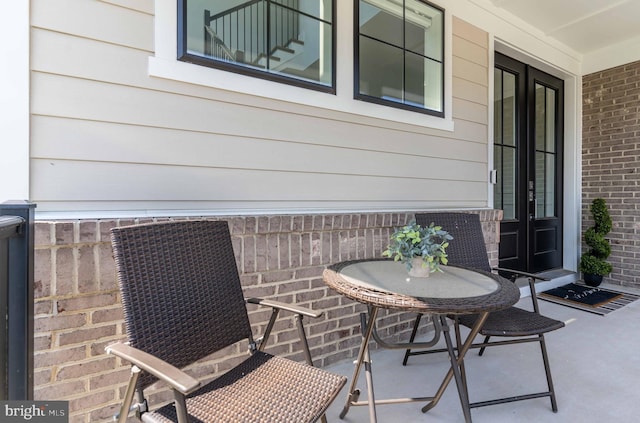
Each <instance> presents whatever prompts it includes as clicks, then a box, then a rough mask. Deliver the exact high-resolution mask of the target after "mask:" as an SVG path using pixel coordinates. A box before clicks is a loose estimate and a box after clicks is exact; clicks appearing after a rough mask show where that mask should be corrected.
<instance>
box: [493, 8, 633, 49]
mask: <svg viewBox="0 0 640 423" xmlns="http://www.w3.org/2000/svg"><path fill="white" fill-rule="evenodd" d="M490 2H491V3H492V4H493V5H494V6H496V7H497V8H499V9H503V10H504V11H506V12H508V13H510V14H512V15H515V16H516V17H518V18H520V19H522V20H523V21H525V22H527V23H529V24H530V25H532V26H534V27H536V28H538V29H539V30H540V31H542V32H543V33H544V34H546V35H548V36H550V37H553V38H555V39H557V40H558V41H559V42H561V43H563V44H565V45H566V46H568V47H570V48H571V49H573V50H575V51H577V52H578V53H581V54H583V55H588V54H589V53H592V52H594V51H596V50H601V49H606V48H609V47H613V46H615V45H617V44H621V43H626V42H631V41H632V40H633V39H637V40H638V43H636V44H632V45H634V46H635V47H636V48H637V49H640V0H490Z"/></svg>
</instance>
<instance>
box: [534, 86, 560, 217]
mask: <svg viewBox="0 0 640 423" xmlns="http://www.w3.org/2000/svg"><path fill="white" fill-rule="evenodd" d="M555 108H556V92H555V90H553V89H552V88H548V87H545V86H543V85H541V84H537V83H536V85H535V122H534V125H535V139H536V175H535V184H536V210H535V213H536V215H535V216H536V218H537V219H539V218H544V217H554V216H555V215H556V205H555V183H556V180H555V179H556V170H557V169H556V160H555V159H556V155H555V144H556V119H555Z"/></svg>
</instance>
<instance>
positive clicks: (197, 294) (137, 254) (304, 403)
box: [106, 220, 346, 423]
mask: <svg viewBox="0 0 640 423" xmlns="http://www.w3.org/2000/svg"><path fill="white" fill-rule="evenodd" d="M111 239H112V246H113V251H114V257H115V261H116V270H117V276H118V282H119V286H120V291H121V294H122V305H123V309H124V317H125V324H126V332H127V337H128V342H126V343H115V344H113V345H109V346H108V347H107V348H106V350H107V352H108V353H110V354H114V355H116V356H118V357H120V358H122V359H123V360H125V361H127V362H129V363H131V364H132V369H131V378H130V381H129V385H128V388H127V391H126V393H125V398H124V400H123V404H122V407H121V409H120V416H119V420H118V421H119V422H124V421H126V420H127V416H128V414H129V413H130V411H135V412H136V416H137V417H138V418H139V419H140V420H142V421H144V422H162V423H166V422H179V423H186V422H209V423H214V422H215V423H219V422H225V423H228V422H313V421H317V420H318V419H320V418H322V419H323V421H324V420H325V419H324V413H325V411H326V409H327V408H328V406H329V405H330V404H331V402H332V401H333V400H334V399H335V397H336V395H337V394H338V392H339V391H340V389H341V388H342V386H343V385H344V383H345V382H346V378H344V377H343V376H339V375H334V374H332V373H329V372H327V371H324V370H322V369H319V368H316V367H313V362H312V360H311V354H310V352H309V347H308V344H307V340H306V337H305V333H304V327H303V325H302V318H303V317H304V316H308V317H319V316H320V315H322V313H319V312H315V311H312V310H309V309H307V308H302V307H298V306H295V305H290V304H286V303H281V302H278V301H272V300H262V299H257V298H252V299H248V300H245V299H244V296H243V292H242V287H241V284H240V278H239V274H238V270H237V267H236V261H235V255H234V251H233V246H232V242H231V236H230V233H229V227H228V223H227V222H224V221H208V220H199V221H195V220H193V221H191V220H183V221H170V222H163V223H151V224H142V225H135V226H127V227H117V228H114V229H112V231H111ZM246 302H249V303H253V304H258V305H261V306H267V307H270V308H271V309H272V310H273V311H272V314H271V319H270V320H269V322H268V324H267V325H266V328H265V330H264V334H263V337H262V339H254V337H253V335H252V329H251V326H250V322H249V317H248V313H247V306H246ZM280 310H285V311H287V312H292V313H294V315H295V316H296V322H297V327H298V331H299V333H300V338H301V339H300V341H301V344H302V349H303V350H304V356H305V358H306V361H307V362H306V363H301V362H297V361H293V360H290V359H287V358H284V357H278V356H274V355H271V354H268V353H266V352H264V348H265V345H266V342H267V337H268V336H269V333H270V331H271V329H272V327H273V325H274V322H275V320H276V317H277V316H278V312H279V311H280ZM231 345H237V346H238V347H240V348H242V347H243V346H247V347H248V349H249V351H250V355H249V356H248V358H246V359H244V360H243V361H242V362H241V363H240V364H238V365H237V366H236V367H234V368H233V369H231V370H229V371H228V372H226V373H224V374H223V375H221V376H219V377H217V378H214V379H213V380H212V381H211V382H208V383H202V382H200V381H199V380H198V379H195V378H194V377H192V376H191V375H189V374H188V373H186V372H185V371H183V370H182V369H183V368H184V367H185V366H187V365H189V364H191V363H193V362H195V361H197V360H200V359H202V358H204V357H206V356H209V355H211V354H212V353H215V352H217V351H220V350H222V349H224V348H227V347H229V346H231ZM158 380H161V381H163V382H165V383H166V384H167V385H168V386H169V387H170V389H171V391H172V393H173V398H174V401H173V402H172V403H169V404H167V405H164V406H161V407H160V408H158V409H156V410H153V411H152V410H149V408H150V407H148V405H147V401H146V399H145V397H144V392H143V391H144V389H145V388H147V387H149V386H150V385H152V384H154V383H155V382H157V381H158ZM134 395H135V397H136V404H135V405H133V406H132V403H133V402H134Z"/></svg>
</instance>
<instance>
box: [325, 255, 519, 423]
mask: <svg viewBox="0 0 640 423" xmlns="http://www.w3.org/2000/svg"><path fill="white" fill-rule="evenodd" d="M441 269H442V272H434V273H431V275H430V276H429V277H428V278H413V277H409V276H408V274H407V269H406V267H405V265H404V264H402V263H399V262H394V261H392V260H389V259H366V260H352V261H345V262H341V263H336V264H334V265H331V266H329V267H328V268H327V269H326V270H325V271H324V273H323V278H324V281H325V283H326V284H327V285H328V286H329V287H330V288H332V289H334V290H335V291H337V292H338V293H340V294H342V295H344V296H345V297H347V298H350V299H352V300H355V301H358V302H360V303H363V304H366V305H367V309H368V319H366V321H365V318H364V317H363V319H362V320H363V329H362V342H361V344H360V350H359V352H358V358H357V360H356V366H355V369H354V373H353V377H352V379H351V385H350V388H349V392H348V396H347V401H346V404H345V406H344V409H343V411H342V413H341V414H340V417H341V418H343V417H344V416H345V415H346V413H347V411H348V410H349V407H350V406H351V405H368V407H369V419H370V421H371V422H375V421H376V413H375V405H376V400H375V396H374V392H373V378H372V376H371V365H370V360H369V348H368V345H369V341H370V339H371V336H372V335H374V338H375V339H376V340H378V339H379V338H377V337H376V336H375V321H376V317H377V313H378V310H379V309H380V308H384V309H391V310H401V311H405V312H406V311H411V312H417V313H424V314H433V315H434V316H435V317H437V318H438V319H439V323H440V324H435V323H436V322H438V320H436V319H435V318H434V326H435V328H436V330H442V332H443V335H444V338H445V341H446V344H447V350H448V352H449V358H450V361H451V367H450V368H449V370H448V372H447V374H446V375H445V377H444V379H443V381H442V383H441V385H440V388H439V389H438V391H437V392H436V394H435V395H434V396H433V397H423V398H411V399H407V398H398V399H388V400H380V401H378V402H377V403H378V404H391V403H399V402H412V401H428V403H427V405H425V406H424V407H423V408H422V411H423V412H426V411H428V410H430V409H431V408H433V407H434V406H435V405H436V404H437V403H438V401H439V400H440V398H441V397H442V394H444V391H445V389H446V387H447V386H448V384H449V383H450V382H451V379H452V378H455V380H456V385H457V388H458V395H459V397H460V402H461V405H462V410H463V413H464V416H465V421H466V422H471V413H470V408H469V400H468V396H467V393H466V388H465V386H464V384H463V381H462V377H461V373H460V371H461V367H462V366H463V363H464V356H465V354H466V352H467V351H468V350H469V348H470V346H471V344H472V342H473V339H474V338H475V336H476V335H477V334H478V332H479V330H480V328H481V327H482V325H483V324H484V322H485V321H486V319H487V317H488V315H489V313H490V312H492V311H497V310H501V309H504V308H507V307H509V306H511V305H513V304H515V303H516V302H517V301H518V299H519V298H520V290H519V289H518V288H517V287H516V286H515V284H514V283H512V282H511V281H509V280H506V279H504V278H502V277H500V276H499V275H495V274H492V273H487V272H482V271H477V270H470V269H465V268H462V267H455V266H441ZM460 314H478V319H477V320H476V323H475V324H474V326H473V328H472V329H471V332H469V335H468V336H467V338H466V339H465V341H464V343H463V345H462V346H458V348H457V349H458V353H457V355H456V352H455V349H454V347H453V343H452V341H451V336H450V334H449V330H448V324H447V320H446V319H447V315H460ZM367 321H368V323H366V322H367ZM387 345H388V344H387ZM382 346H383V347H384V346H385V345H382ZM416 346H418V347H421V345H420V344H417V345H416V344H414V343H402V344H394V345H393V346H392V348H400V347H401V348H411V347H414V348H415V347H416ZM362 364H364V365H365V371H366V372H367V377H366V380H367V392H368V395H369V399H368V400H367V401H358V398H359V395H360V392H359V390H357V389H356V382H357V380H358V376H359V374H360V368H361V366H362Z"/></svg>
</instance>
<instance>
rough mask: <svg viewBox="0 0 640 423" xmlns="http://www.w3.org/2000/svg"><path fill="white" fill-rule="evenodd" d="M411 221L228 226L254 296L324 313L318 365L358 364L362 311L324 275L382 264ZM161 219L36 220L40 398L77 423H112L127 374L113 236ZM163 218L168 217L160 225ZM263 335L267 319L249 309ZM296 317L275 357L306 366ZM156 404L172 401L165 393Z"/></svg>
mask: <svg viewBox="0 0 640 423" xmlns="http://www.w3.org/2000/svg"><path fill="white" fill-rule="evenodd" d="M479 213H480V216H481V220H482V222H483V230H484V231H485V241H486V242H487V248H488V251H489V254H490V258H491V261H492V264H493V265H497V260H498V239H499V233H498V231H499V220H500V219H501V218H502V212H501V211H498V210H484V211H479ZM412 218H413V215H412V214H411V213H393V214H390V213H372V214H345V215H313V216H258V217H229V218H220V219H224V220H227V221H228V222H229V226H230V229H231V234H232V241H233V246H234V251H235V254H236V260H237V263H238V268H239V270H240V274H241V281H242V284H243V287H244V291H245V294H246V296H257V297H270V298H277V299H280V300H283V301H291V302H297V303H299V304H301V305H306V306H312V307H313V308H314V309H316V310H323V311H325V313H324V315H323V316H322V317H321V318H320V319H317V320H313V321H310V320H306V321H305V322H306V329H307V334H308V338H309V343H310V346H311V350H312V351H311V352H312V355H313V357H314V360H315V362H316V364H317V365H318V366H326V365H328V364H330V363H334V362H336V361H341V360H345V359H348V358H351V357H354V355H355V353H356V352H357V348H358V346H359V341H360V339H359V333H360V330H359V317H358V314H359V313H360V312H361V311H364V307H363V306H362V305H361V304H358V303H355V302H353V301H351V300H348V299H346V298H344V297H342V296H340V295H337V294H335V293H334V292H333V291H331V290H329V289H328V288H326V287H325V285H324V283H323V281H322V271H323V270H324V268H325V267H326V266H327V265H328V264H331V263H335V262H339V261H343V260H349V259H357V258H370V257H379V256H380V255H381V252H382V251H383V249H384V248H385V247H386V245H387V242H388V239H389V235H390V232H391V231H392V230H393V228H394V227H396V226H400V225H403V224H405V223H407V222H408V221H409V220H411V219H412ZM151 220H153V219H148V218H145V219H135V220H117V221H116V220H90V221H89V220H79V221H56V222H44V221H38V222H36V234H35V244H36V245H35V248H36V257H35V285H36V293H35V297H36V298H35V398H36V399H43V400H45V399H46V400H68V401H69V408H70V414H71V419H70V421H71V422H72V423H80V422H83V423H86V422H99V421H108V420H110V419H111V416H112V415H113V414H114V413H115V412H116V409H117V404H118V403H119V401H120V399H121V397H122V395H123V393H124V386H125V384H126V382H127V380H128V377H129V371H128V369H129V367H128V366H127V365H125V364H123V363H121V362H120V361H119V360H118V359H116V358H114V357H113V356H108V355H106V354H105V353H104V347H105V346H106V345H108V344H110V343H112V342H114V341H118V340H122V339H124V322H123V315H122V312H121V305H120V295H119V293H118V290H117V285H116V279H115V270H114V269H115V268H114V262H113V258H112V253H111V245H110V242H109V229H110V228H112V227H114V226H116V225H128V224H133V223H144V222H148V221H151ZM158 220H160V219H158ZM249 313H250V318H251V321H252V324H253V327H254V328H255V331H256V333H257V334H259V333H260V331H262V330H263V329H264V326H265V324H266V321H267V320H268V316H269V311H268V310H265V309H258V308H256V307H255V306H250V308H249ZM413 317H414V316H413V315H410V314H406V313H405V314H401V313H386V314H383V316H382V319H381V326H380V333H381V334H382V335H383V337H385V338H387V339H388V340H391V341H393V340H398V339H406V338H407V337H408V334H409V331H410V328H411V322H412V320H413ZM296 336H297V335H296V329H295V325H294V322H293V319H292V318H291V317H290V316H286V317H285V318H283V319H281V320H280V321H279V323H278V324H276V327H275V328H274V332H273V333H272V336H271V338H270V345H271V347H270V349H268V350H269V351H270V352H274V353H278V354H282V355H285V356H288V357H290V358H293V359H296V360H299V361H302V360H304V358H303V356H302V354H301V353H300V350H299V348H298V346H297V345H296ZM244 357H246V351H245V349H244V348H242V347H240V346H238V347H235V348H231V349H228V350H224V351H221V352H220V353H218V354H216V355H214V356H212V357H210V358H208V359H207V360H204V361H202V362H201V363H197V364H196V365H194V366H193V367H192V368H191V369H190V372H191V373H192V374H194V375H195V376H196V377H204V375H207V374H211V373H212V372H213V373H214V374H215V373H219V372H224V371H225V370H226V369H227V368H229V366H231V365H233V364H235V363H237V362H238V361H239V360H241V359H243V358H244ZM152 392H154V393H153V395H152V401H153V402H154V403H158V402H162V401H165V400H168V399H169V395H168V392H167V391H166V390H164V389H162V387H157V388H156V389H153V390H152Z"/></svg>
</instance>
